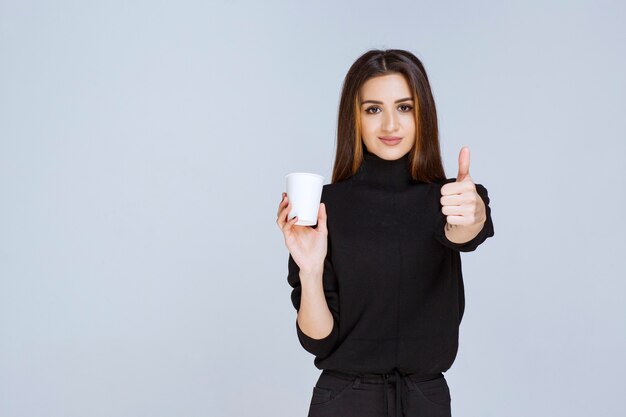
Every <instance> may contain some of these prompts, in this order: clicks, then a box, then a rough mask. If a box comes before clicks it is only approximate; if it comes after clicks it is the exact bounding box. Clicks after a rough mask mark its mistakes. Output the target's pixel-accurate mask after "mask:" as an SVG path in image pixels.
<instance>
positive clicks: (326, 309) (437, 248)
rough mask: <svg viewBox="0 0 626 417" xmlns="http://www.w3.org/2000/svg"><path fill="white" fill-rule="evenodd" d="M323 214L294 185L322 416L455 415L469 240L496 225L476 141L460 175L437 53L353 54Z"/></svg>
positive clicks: (284, 221) (288, 222)
mask: <svg viewBox="0 0 626 417" xmlns="http://www.w3.org/2000/svg"><path fill="white" fill-rule="evenodd" d="M321 200H322V201H321V203H320V207H319V215H318V221H317V225H316V226H315V227H311V226H296V225H294V223H295V222H296V221H297V217H294V218H292V219H288V213H289V211H290V210H291V206H290V204H289V198H288V196H287V195H286V194H285V193H283V198H282V201H281V202H280V205H279V207H278V219H277V223H278V226H279V227H280V229H281V230H282V232H283V234H284V237H285V244H286V246H287V248H288V249H289V260H288V269H289V274H288V277H287V279H288V282H289V284H290V285H291V287H293V290H292V293H291V300H292V302H293V305H294V307H295V309H296V310H297V312H298V314H297V318H296V332H297V335H298V339H299V341H300V343H301V345H302V347H303V348H304V349H306V350H307V351H308V352H310V353H312V354H313V355H315V360H314V364H315V366H316V367H317V368H318V369H321V370H322V372H321V374H320V376H319V378H318V380H317V382H316V384H315V386H314V387H313V395H312V398H311V402H310V406H309V417H322V416H328V417H330V416H335V417H350V416H358V417H368V416H372V417H381V416H390V415H398V416H400V415H404V416H429V417H433V416H451V406H450V403H451V400H450V391H449V388H448V384H447V382H446V379H445V378H444V376H443V372H445V371H447V370H448V369H449V368H450V366H451V365H452V363H453V362H454V359H455V357H456V354H457V350H458V334H459V333H458V331H459V325H460V323H461V319H462V317H463V311H464V306H465V299H464V289H463V277H462V271H461V257H460V252H468V251H473V250H475V249H476V248H477V247H478V245H480V244H481V243H482V242H484V241H485V239H487V238H488V237H490V236H493V235H494V230H493V223H492V220H491V210H490V208H489V197H488V195H487V190H486V189H485V187H483V186H482V185H480V184H475V183H474V182H473V180H472V178H471V177H470V176H469V149H467V148H463V149H462V150H461V153H460V155H459V171H458V174H457V177H456V178H449V179H448V178H446V176H445V173H444V169H443V165H442V162H441V155H440V150H439V138H438V129H437V113H436V110H435V103H434V100H433V96H432V93H431V90H430V85H429V82H428V78H427V76H426V71H425V70H424V66H423V65H422V63H421V62H420V60H419V59H418V58H416V57H415V56H414V55H413V54H411V53H410V52H407V51H404V50H384V51H381V50H370V51H368V52H366V53H365V54H364V55H362V56H361V57H359V58H358V59H357V60H356V62H354V64H353V65H352V67H351V68H350V70H349V71H348V74H347V75H346V78H345V80H344V85H343V91H342V94H341V101H340V106H339V120H338V134H337V153H336V157H335V163H334V168H333V178H332V183H331V184H327V185H324V187H323V190H322V197H321Z"/></svg>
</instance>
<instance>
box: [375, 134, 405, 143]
mask: <svg viewBox="0 0 626 417" xmlns="http://www.w3.org/2000/svg"><path fill="white" fill-rule="evenodd" d="M378 139H380V140H381V141H382V142H383V143H384V144H385V145H396V144H398V143H400V141H401V140H402V138H399V137H397V136H379V137H378Z"/></svg>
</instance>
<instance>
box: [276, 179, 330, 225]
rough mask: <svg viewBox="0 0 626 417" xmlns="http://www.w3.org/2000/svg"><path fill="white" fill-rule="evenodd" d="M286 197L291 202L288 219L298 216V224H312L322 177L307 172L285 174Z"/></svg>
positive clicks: (316, 211) (320, 192)
mask: <svg viewBox="0 0 626 417" xmlns="http://www.w3.org/2000/svg"><path fill="white" fill-rule="evenodd" d="M285 179H286V180H287V198H288V199H289V202H290V203H291V211H290V212H289V215H288V216H287V219H288V220H291V219H293V218H294V217H295V216H298V221H297V222H296V223H295V224H297V225H298V226H313V225H314V224H316V223H317V215H318V211H319V208H320V202H321V200H322V188H323V187H324V177H322V176H321V175H317V174H311V173H308V172H292V173H291V174H287V175H285Z"/></svg>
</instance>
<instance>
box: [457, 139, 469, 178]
mask: <svg viewBox="0 0 626 417" xmlns="http://www.w3.org/2000/svg"><path fill="white" fill-rule="evenodd" d="M469 166H470V150H469V148H468V147H467V146H464V147H463V148H461V152H460V153H459V173H458V175H457V176H456V182H461V181H463V180H464V179H465V178H467V177H469Z"/></svg>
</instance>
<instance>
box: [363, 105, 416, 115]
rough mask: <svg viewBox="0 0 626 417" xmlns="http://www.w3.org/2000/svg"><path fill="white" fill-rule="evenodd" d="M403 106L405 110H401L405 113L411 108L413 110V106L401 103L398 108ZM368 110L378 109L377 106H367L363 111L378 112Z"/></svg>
mask: <svg viewBox="0 0 626 417" xmlns="http://www.w3.org/2000/svg"><path fill="white" fill-rule="evenodd" d="M403 107H404V108H406V109H405V110H402V111H403V112H404V113H406V112H410V111H411V110H413V106H409V105H408V104H401V105H400V106H399V108H403ZM370 110H379V107H378V106H372V107H368V108H367V109H366V110H365V113H368V114H376V113H378V112H372V111H370Z"/></svg>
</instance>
